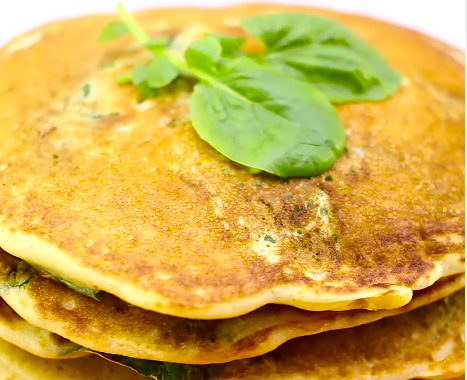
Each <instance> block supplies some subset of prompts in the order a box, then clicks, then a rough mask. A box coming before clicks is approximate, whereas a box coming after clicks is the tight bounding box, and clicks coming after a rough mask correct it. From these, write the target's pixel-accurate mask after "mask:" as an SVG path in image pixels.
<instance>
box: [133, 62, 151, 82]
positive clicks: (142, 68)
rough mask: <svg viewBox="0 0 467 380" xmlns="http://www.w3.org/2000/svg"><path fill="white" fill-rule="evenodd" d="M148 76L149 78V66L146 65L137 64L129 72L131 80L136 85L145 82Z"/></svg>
mask: <svg viewBox="0 0 467 380" xmlns="http://www.w3.org/2000/svg"><path fill="white" fill-rule="evenodd" d="M148 78H149V66H148V65H137V66H135V68H134V69H133V71H132V72H131V80H132V81H133V83H134V84H136V85H138V84H141V83H143V82H146V81H147V80H148Z"/></svg>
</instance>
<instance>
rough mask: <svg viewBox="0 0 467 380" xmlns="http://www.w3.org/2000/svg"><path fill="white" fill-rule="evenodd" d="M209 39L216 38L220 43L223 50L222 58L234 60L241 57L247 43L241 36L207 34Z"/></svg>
mask: <svg viewBox="0 0 467 380" xmlns="http://www.w3.org/2000/svg"><path fill="white" fill-rule="evenodd" d="M206 35H207V36H208V37H212V38H215V39H216V40H218V41H219V43H220V44H221V48H222V54H221V55H222V57H225V58H234V57H236V56H238V55H239V53H240V52H239V50H240V48H241V47H242V45H243V44H244V43H245V42H246V38H244V37H239V36H231V35H230V34H224V33H206Z"/></svg>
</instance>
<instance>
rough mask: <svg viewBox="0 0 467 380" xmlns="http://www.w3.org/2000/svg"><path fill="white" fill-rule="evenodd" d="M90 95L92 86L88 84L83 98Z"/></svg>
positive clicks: (84, 87) (85, 86) (84, 89)
mask: <svg viewBox="0 0 467 380" xmlns="http://www.w3.org/2000/svg"><path fill="white" fill-rule="evenodd" d="M90 93H91V85H90V84H89V83H86V84H85V85H84V86H83V98H87V97H88V96H89V94H90Z"/></svg>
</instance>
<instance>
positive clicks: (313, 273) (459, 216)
mask: <svg viewBox="0 0 467 380" xmlns="http://www.w3.org/2000/svg"><path fill="white" fill-rule="evenodd" d="M293 9H295V10H300V11H302V12H308V13H316V14H320V15H325V16H329V17H333V18H335V19H337V20H339V21H341V22H343V23H345V24H347V25H348V26H349V27H351V28H352V29H353V31H354V32H355V33H357V34H359V35H360V36H361V37H362V38H364V39H365V40H367V41H368V42H369V43H370V44H371V45H373V46H374V47H376V48H377V49H379V50H380V51H381V52H382V53H383V54H384V55H385V56H386V58H387V59H388V60H389V62H390V64H391V65H393V67H395V68H396V69H397V70H399V71H401V72H402V73H403V75H404V83H403V86H402V88H401V89H400V90H399V91H398V93H397V94H396V95H395V96H394V98H393V99H391V100H388V101H386V102H383V103H360V104H347V105H343V106H339V107H338V110H339V113H340V116H341V118H342V120H343V122H344V124H345V126H346V128H347V132H348V145H347V147H348V151H347V153H346V154H345V155H344V156H343V157H342V158H341V159H339V160H338V161H337V163H336V164H335V166H334V168H333V169H332V170H330V171H329V172H327V173H325V175H322V176H318V177H314V178H311V179H290V180H288V181H285V180H279V179H277V178H274V177H272V176H269V175H252V174H250V173H249V172H248V171H246V170H244V169H243V168H242V167H240V166H238V165H236V164H234V163H232V162H230V161H229V160H227V159H226V158H224V157H223V156H221V155H220V154H218V153H216V151H215V150H214V149H212V148H211V147H210V146H208V145H207V144H206V143H204V142H203V141H202V140H201V139H200V138H198V137H197V135H196V133H195V132H194V130H193V128H192V126H191V125H190V122H189V119H188V117H187V112H188V106H187V100H188V98H189V93H190V84H189V83H186V82H183V81H179V82H178V83H177V84H176V85H174V86H172V87H171V88H170V89H168V90H165V91H163V93H162V94H161V96H160V97H158V98H156V99H154V100H153V101H147V102H145V103H142V104H138V103H137V102H136V96H135V93H134V92H133V90H132V89H131V88H127V87H125V88H119V87H118V86H117V84H116V83H115V77H116V75H117V74H118V73H120V72H123V71H126V70H128V69H129V68H130V67H131V65H132V64H135V63H138V62H139V63H144V62H145V60H146V59H147V56H146V53H144V52H142V51H140V50H139V48H138V47H136V45H135V44H134V43H133V41H132V40H131V39H130V38H125V39H123V40H122V41H117V42H115V43H111V44H106V45H104V44H101V43H99V42H97V38H98V35H99V32H100V30H101V28H102V27H103V26H104V25H105V24H106V23H107V22H108V21H109V20H111V19H112V16H104V15H102V16H88V17H84V18H79V19H74V20H66V21H62V22H57V23H54V24H50V25H47V26H45V27H42V28H40V29H38V30H36V31H32V32H30V33H28V34H25V35H23V36H20V37H18V38H16V39H15V40H13V41H11V42H10V43H9V44H8V45H6V46H5V47H4V48H3V49H2V50H1V51H0V79H1V80H0V125H2V129H1V130H0V246H1V247H2V248H4V249H5V250H6V251H8V252H9V253H11V254H12V255H15V256H17V257H20V258H23V259H24V260H26V261H28V262H30V263H33V264H36V265H40V266H41V267H43V268H45V269H47V270H48V271H50V272H53V273H55V274H59V275H60V277H62V278H65V279H67V280H69V281H71V282H73V283H75V284H77V285H84V286H88V287H91V288H95V289H101V290H105V291H106V292H109V293H112V294H114V295H116V296H117V297H120V298H121V299H123V300H125V301H127V302H129V303H131V304H134V305H137V306H139V307H142V308H146V309H150V310H153V311H157V312H160V313H165V314H171V315H175V316H182V317H187V318H203V319H212V318H227V317H233V316H237V315H241V314H244V313H246V312H248V311H251V310H253V309H256V308H258V307H260V306H261V305H264V304H267V303H284V304H289V305H293V306H296V307H300V308H304V309H308V310H346V309H352V308H368V309H380V308H382V309H384V308H387V309H390V308H397V307H400V306H402V305H404V304H406V303H408V302H409V301H410V299H411V297H412V290H414V289H422V288H425V287H428V286H430V285H431V284H432V283H433V282H434V281H436V280H437V279H438V278H440V277H443V276H447V275H450V274H453V273H458V272H463V271H464V265H463V262H464V256H463V252H464V235H463V231H464V187H463V174H464V166H463V165H464V74H463V70H464V68H463V64H462V62H460V61H459V57H460V58H462V54H460V55H459V53H458V52H455V51H453V50H452V49H450V48H448V47H446V46H444V45H443V44H441V43H439V42H437V41H434V40H431V39H429V38H427V37H425V36H422V35H420V34H418V33H415V32H413V31H409V30H407V29H403V28H401V27H398V26H394V25H389V24H386V23H383V22H380V21H376V20H371V19H368V18H364V17H360V16H354V15H343V14H338V13H333V12H328V11H323V10H316V9H311V8H293ZM285 10H292V8H291V7H280V6H266V5H261V6H260V5H243V6H236V7H232V8H223V9H212V10H205V9H157V10H148V11H144V12H142V13H140V14H138V18H139V20H140V21H141V22H142V23H143V24H144V26H145V28H146V29H147V30H149V31H150V32H151V35H152V36H154V37H157V36H158V35H168V34H174V33H182V35H183V36H184V38H196V37H197V35H200V34H201V31H203V30H216V31H220V32H228V33H239V29H238V17H242V16H246V15H252V14H258V13H261V12H271V11H285ZM441 68H442V69H441ZM84 88H86V91H83V89H84Z"/></svg>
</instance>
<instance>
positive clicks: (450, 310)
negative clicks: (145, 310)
mask: <svg viewBox="0 0 467 380" xmlns="http://www.w3.org/2000/svg"><path fill="white" fill-rule="evenodd" d="M464 311H465V291H464V290H462V291H459V292H457V293H455V294H453V295H451V296H449V297H447V298H444V299H442V300H440V301H437V302H435V303H432V304H430V305H427V306H424V307H422V308H419V309H416V310H413V311H411V312H409V313H405V314H401V315H398V316H395V317H390V318H385V319H382V320H380V321H378V322H374V323H370V324H366V325H363V326H359V327H355V328H352V329H344V330H339V331H330V332H326V333H322V334H317V335H313V336H311V337H302V338H297V339H294V340H291V341H289V342H287V343H285V344H284V345H282V346H280V347H279V348H278V349H277V350H275V351H273V352H270V353H268V354H266V355H263V356H259V357H256V358H252V359H244V360H239V361H235V362H230V363H227V364H225V365H222V364H217V365H212V366H182V365H180V366H178V367H174V366H173V365H172V366H166V368H168V369H170V370H171V373H172V374H176V375H177V376H178V378H180V379H183V380H214V379H215V380H283V379H287V380H289V379H290V380H292V379H297V380H298V379H300V380H302V379H303V380H331V379H332V380H341V379H342V380H344V379H345V380H347V379H354V380H372V379H375V380H376V379H378V380H406V379H411V378H423V379H449V378H454V377H457V376H460V375H461V374H463V373H464V372H465V331H464V330H465V314H464ZM111 359H112V360H121V358H118V357H115V358H111ZM126 362H127V363H128V361H126ZM135 363H136V362H135ZM150 365H151V363H150V362H149V363H145V364H141V363H138V366H139V368H140V369H142V370H147V369H148V368H150ZM159 373H160V372H159ZM212 373H217V374H218V376H210V374H212ZM177 376H175V377H177ZM169 378H170V377H169Z"/></svg>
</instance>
